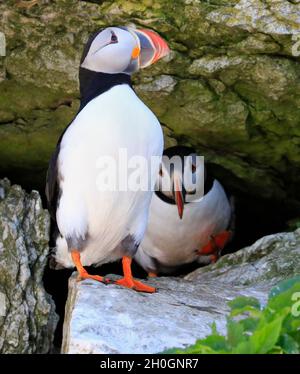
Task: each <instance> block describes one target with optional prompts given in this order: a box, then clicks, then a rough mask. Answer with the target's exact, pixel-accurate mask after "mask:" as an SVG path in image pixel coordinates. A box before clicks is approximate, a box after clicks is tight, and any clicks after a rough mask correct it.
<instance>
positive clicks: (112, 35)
mask: <svg viewBox="0 0 300 374" xmlns="http://www.w3.org/2000/svg"><path fill="white" fill-rule="evenodd" d="M110 42H111V43H118V37H117V35H116V34H115V33H114V32H113V31H112V32H111V38H110Z"/></svg>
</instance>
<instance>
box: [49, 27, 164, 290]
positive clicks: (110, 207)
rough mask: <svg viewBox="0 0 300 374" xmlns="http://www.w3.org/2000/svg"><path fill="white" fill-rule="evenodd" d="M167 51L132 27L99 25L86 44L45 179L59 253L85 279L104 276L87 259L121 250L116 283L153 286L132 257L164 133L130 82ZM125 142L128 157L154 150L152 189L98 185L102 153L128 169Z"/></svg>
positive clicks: (103, 258)
mask: <svg viewBox="0 0 300 374" xmlns="http://www.w3.org/2000/svg"><path fill="white" fill-rule="evenodd" d="M168 53H169V48H168V46H167V43H166V42H165V41H164V40H163V39H162V38H161V37H160V36H159V35H158V34H156V33H155V32H154V31H151V30H145V29H143V30H137V29H134V28H129V27H108V28H105V29H103V30H100V31H98V32H97V33H95V34H94V35H92V36H91V38H90V40H89V41H88V43H87V45H86V47H85V49H84V52H83V56H82V58H81V62H80V71H79V80H80V93H81V105H80V108H79V112H78V113H77V115H76V116H75V118H74V119H73V121H72V122H71V123H70V125H69V126H68V127H67V128H66V129H65V131H64V132H63V134H62V135H61V137H60V139H59V141H58V144H57V147H56V150H55V152H54V154H53V155H52V158H51V160H50V164H49V169H48V175H47V185H46V195H47V199H48V203H49V210H50V212H51V214H52V217H53V218H54V220H55V222H56V225H57V228H58V236H57V239H56V250H55V254H54V255H53V256H54V259H55V261H56V263H57V264H58V265H60V266H63V267H74V266H75V267H76V268H77V271H78V273H79V278H80V279H85V278H90V279H95V280H97V281H100V282H106V280H105V279H104V278H103V277H101V276H98V275H90V274H88V272H87V271H86V270H85V269H84V267H83V266H89V265H96V266H97V265H100V264H103V263H107V262H110V261H115V260H117V259H119V258H122V263H123V271H124V278H122V279H121V280H119V281H117V282H116V283H117V284H119V285H122V286H124V287H128V288H133V289H135V290H137V291H144V292H154V291H155V289H154V288H153V287H150V286H147V285H144V284H142V283H141V282H138V281H136V280H134V278H133V276H132V273H131V261H132V257H133V256H134V255H135V253H136V250H137V248H138V246H139V244H140V242H141V240H142V238H143V235H144V232H145V229H146V225H147V220H148V211H149V205H150V201H151V196H152V193H153V187H154V184H155V179H156V175H157V173H158V170H159V164H160V157H161V155H162V151H163V134H162V130H161V126H160V124H159V122H158V120H157V118H156V117H155V115H154V114H153V113H152V112H151V111H150V109H149V108H148V107H147V106H146V105H145V104H144V103H143V102H142V101H141V100H140V99H139V98H138V96H137V95H136V94H135V92H134V90H133V89H132V86H131V79H130V76H131V74H132V73H134V72H136V71H138V70H139V69H140V68H144V67H146V66H149V65H151V64H153V63H154V62H156V61H157V60H159V59H160V58H162V57H164V56H166V55H167V54H168ZM120 149H123V150H124V149H125V150H126V152H127V157H128V159H129V160H130V158H132V157H136V156H139V157H142V158H143V159H145V160H147V162H149V163H150V159H153V156H156V158H154V159H156V160H157V162H156V164H155V162H152V168H151V172H152V174H153V175H151V176H150V178H149V180H151V177H152V180H154V183H153V185H152V186H151V187H150V188H149V189H147V190H146V191H144V190H142V189H140V190H137V191H134V190H121V189H118V188H117V189H116V190H113V189H111V190H110V189H108V190H105V189H103V188H99V183H98V178H99V175H100V174H101V170H100V169H101V165H99V160H100V161H101V160H103V159H105V158H110V160H111V159H112V160H113V161H114V163H115V165H116V170H117V171H118V170H121V172H122V171H124V170H122V168H124V166H122V165H123V162H122V160H119V153H120ZM109 171H110V172H111V173H112V174H113V173H114V171H115V170H113V169H112V170H110V169H109ZM144 173H147V174H148V171H145V172H144ZM142 177H146V175H142Z"/></svg>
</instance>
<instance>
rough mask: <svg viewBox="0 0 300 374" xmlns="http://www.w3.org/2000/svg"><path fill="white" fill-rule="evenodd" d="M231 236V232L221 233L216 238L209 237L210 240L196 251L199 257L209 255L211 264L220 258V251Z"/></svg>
mask: <svg viewBox="0 0 300 374" xmlns="http://www.w3.org/2000/svg"><path fill="white" fill-rule="evenodd" d="M231 236H232V232H231V231H222V232H221V233H219V234H218V235H216V236H213V235H212V236H211V240H210V241H209V243H208V244H206V245H205V246H204V247H203V248H201V249H200V250H199V251H198V255H199V256H208V255H210V259H211V262H216V261H217V260H218V258H219V257H220V254H221V252H222V250H223V249H224V247H225V245H226V244H227V243H228V241H229V240H230V238H231Z"/></svg>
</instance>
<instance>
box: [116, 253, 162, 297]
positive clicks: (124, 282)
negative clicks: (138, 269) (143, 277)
mask: <svg viewBox="0 0 300 374" xmlns="http://www.w3.org/2000/svg"><path fill="white" fill-rule="evenodd" d="M131 262H132V259H131V257H128V256H124V257H123V259H122V265H123V272H124V278H122V279H119V280H117V281H116V282H115V284H118V285H119V286H123V287H127V288H132V289H134V290H136V291H140V292H148V293H153V292H155V291H156V289H155V288H154V287H150V286H147V285H146V284H143V283H142V282H139V281H137V280H135V279H133V276H132V272H131Z"/></svg>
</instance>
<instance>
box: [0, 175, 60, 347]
mask: <svg viewBox="0 0 300 374" xmlns="http://www.w3.org/2000/svg"><path fill="white" fill-rule="evenodd" d="M0 217H1V220H0V353H47V352H49V351H50V350H51V348H52V341H53V336H54V331H55V328H56V323H57V316H56V314H55V306H54V303H53V301H52V299H51V297H50V296H49V295H48V294H47V293H46V292H45V289H44V286H43V283H42V277H43V273H44V268H45V265H46V262H47V255H48V251H49V247H48V240H49V224H50V221H49V215H48V213H47V212H46V211H45V210H43V208H42V203H41V199H40V196H39V194H38V192H34V191H33V192H31V194H27V193H25V191H24V190H22V189H21V187H19V186H10V183H9V182H8V180H0Z"/></svg>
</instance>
